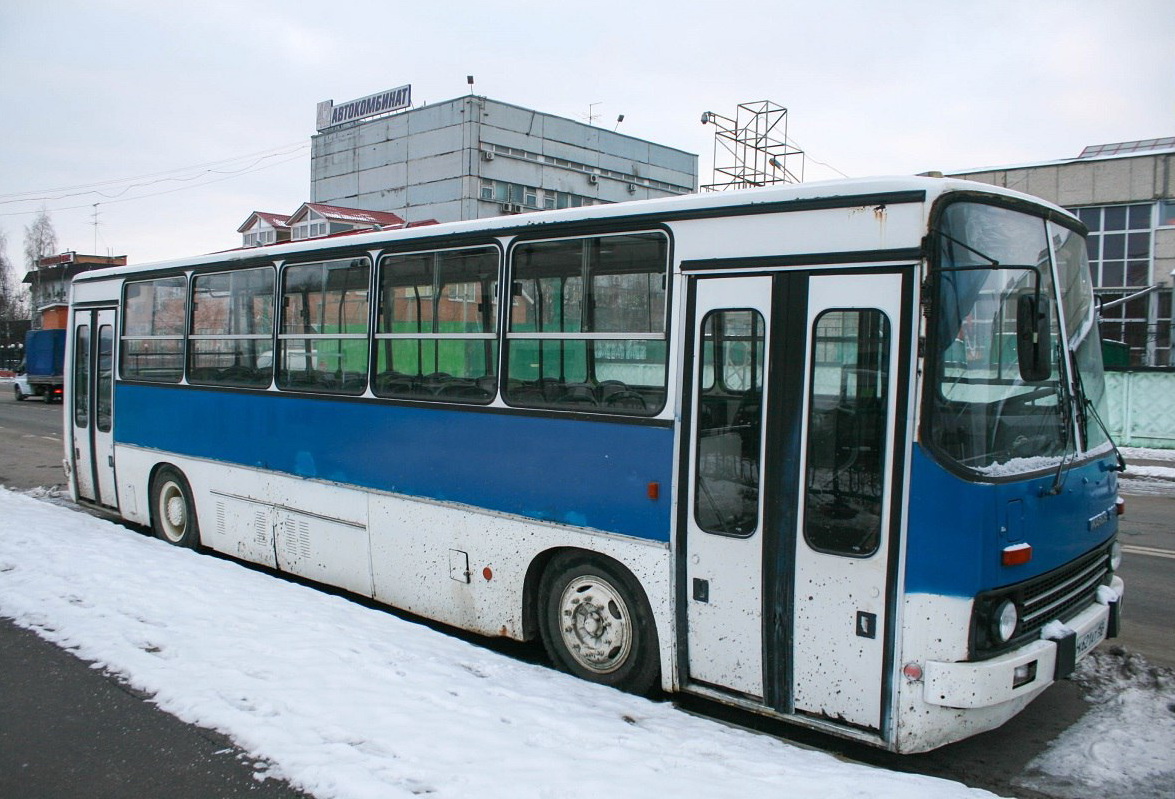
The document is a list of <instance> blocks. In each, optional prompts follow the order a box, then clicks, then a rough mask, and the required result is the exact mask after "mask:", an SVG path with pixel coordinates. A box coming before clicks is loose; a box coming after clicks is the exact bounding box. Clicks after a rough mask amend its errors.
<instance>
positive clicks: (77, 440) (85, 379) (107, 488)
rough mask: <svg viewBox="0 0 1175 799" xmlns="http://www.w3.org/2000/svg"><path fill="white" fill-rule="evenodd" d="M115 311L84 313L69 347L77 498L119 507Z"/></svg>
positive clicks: (80, 313) (76, 315) (79, 314)
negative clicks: (116, 463)
mask: <svg viewBox="0 0 1175 799" xmlns="http://www.w3.org/2000/svg"><path fill="white" fill-rule="evenodd" d="M114 335H115V312H114V309H112V308H111V309H105V308H103V309H98V310H79V311H75V313H74V317H73V329H72V331H71V336H72V340H71V342H70V364H69V367H68V368H69V369H70V395H69V397H67V399H66V401H67V402H68V403H69V408H68V410H67V413H68V415H69V419H70V440H71V442H72V444H73V446H72V448H71V449H72V455H73V458H72V461H73V463H72V468H73V473H74V475H75V480H76V481H77V488H78V497H79V498H81V499H85V500H89V501H91V502H97V503H99V504H101V505H105V506H107V507H110V508H117V507H118V493H117V491H116V489H115V479H114Z"/></svg>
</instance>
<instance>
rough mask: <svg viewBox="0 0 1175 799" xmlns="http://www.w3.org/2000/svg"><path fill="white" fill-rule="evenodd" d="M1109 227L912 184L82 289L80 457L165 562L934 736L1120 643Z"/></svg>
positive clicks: (579, 218)
mask: <svg viewBox="0 0 1175 799" xmlns="http://www.w3.org/2000/svg"><path fill="white" fill-rule="evenodd" d="M1084 235H1085V229H1084V228H1083V227H1082V225H1081V223H1080V222H1079V221H1078V220H1077V219H1075V218H1074V217H1073V216H1072V215H1070V214H1069V213H1067V212H1066V211H1064V210H1063V209H1061V208H1058V207H1056V206H1053V205H1049V204H1047V203H1044V202H1042V201H1040V200H1037V199H1034V198H1032V197H1028V196H1026V195H1022V194H1018V193H1014V192H1010V191H1005V190H1002V189H997V188H992V187H990V186H983V185H979V184H975V183H968V182H963V181H957V180H949V179H941V178H894V179H870V180H852V181H842V182H829V183H813V184H806V185H799V186H787V187H779V188H763V189H753V190H748V191H740V192H729V193H720V194H705V195H693V196H688V197H679V198H672V199H661V200H650V201H645V202H631V203H622V204H615V205H600V206H594V207H587V208H576V209H567V210H561V211H551V212H538V213H532V214H524V215H516V216H509V217H503V218H495V219H483V220H476V221H467V222H457V223H451V224H441V225H434V226H426V227H414V228H409V229H404V230H383V231H377V232H371V233H365V234H360V235H348V236H342V237H335V238H330V237H328V238H323V239H317V240H310V241H299V242H294V243H287V244H279V245H273V246H265V247H256V248H250V249H241V250H235V251H232V252H228V253H218V254H215V255H204V256H199V257H195V258H188V259H183V260H177V261H171V262H168V263H156V264H149V265H143V266H127V267H117V268H113V269H106V270H102V271H96V272H89V273H85V274H82V275H79V276H78V278H77V279H76V280H75V281H74V284H73V294H72V312H71V318H70V328H71V332H70V349H69V352H68V354H67V357H68V360H67V363H68V364H69V366H70V368H69V369H68V370H67V371H68V372H69V375H68V391H67V397H66V401H67V417H66V418H67V436H66V439H67V444H66V466H67V469H68V472H69V475H70V478H71V487H72V490H73V493H74V496H75V497H76V499H77V500H78V501H79V502H84V503H89V504H92V505H95V506H99V507H102V508H106V509H107V510H108V511H111V512H113V513H116V514H118V515H119V516H121V517H123V518H125V519H127V520H130V521H132V522H137V523H141V524H144V525H151V526H152V527H153V528H154V529H155V531H156V533H157V534H158V535H159V537H161V538H162V539H164V540H165V541H168V542H170V543H172V544H175V545H178V546H186V547H203V548H207V549H210V550H216V551H218V552H222V553H226V554H228V555H231V556H234V557H236V558H239V559H242V560H246V561H251V562H254V563H259V564H263V565H265V566H268V567H270V568H273V569H275V570H279V571H281V572H289V573H292V574H296V575H299V576H301V577H305V578H309V579H311V580H314V581H318V582H321V583H325V584H329V585H332V586H338V587H341V588H343V589H346V590H348V591H351V592H354V593H356V594H360V595H363V596H364V597H371V598H374V599H375V600H378V601H379V602H382V603H386V604H388V605H391V606H394V607H396V608H401V609H403V610H406V611H409V612H411V613H414V614H418V615H420V616H422V617H427V618H429V619H435V620H438V621H441V622H444V623H446V624H449V625H453V626H455V627H459V628H462V629H466V630H472V631H475V632H478V633H482V634H485V635H491V636H505V637H509V638H514V639H519V640H529V639H536V638H538V639H541V640H542V641H543V643H544V645H545V647H546V649H547V651H548V653H549V654H550V657H551V660H552V661H553V662H554V664H555V665H556V666H557V667H559V668H561V669H565V670H566V671H568V672H571V673H572V674H575V675H578V676H580V677H582V678H585V679H588V680H593V681H595V682H599V683H603V684H606V685H610V686H615V687H618V688H623V689H627V690H632V691H638V692H643V691H648V690H650V689H654V688H660V689H663V690H665V691H667V692H680V693H688V694H696V695H700V696H704V697H708V698H710V699H712V700H716V701H718V702H723V703H727V704H730V705H734V706H737V707H739V708H744V709H746V710H748V711H752V712H755V713H760V714H765V715H768V716H774V717H779V718H783V719H787V720H790V721H792V722H795V723H797V724H801V725H805V726H808V727H814V728H818V729H820V730H824V731H827V732H831V733H834V734H837V735H841V736H845V737H848V738H852V739H856V740H859V741H864V742H867V743H870V744H874V745H876V746H880V747H884V748H887V749H890V750H893V751H898V752H917V751H922V750H927V749H931V748H933V747H936V746H940V745H942V744H945V743H947V742H950V741H955V740H958V739H961V738H964V737H966V736H968V735H971V734H973V733H977V732H980V731H982V730H987V729H991V728H993V727H996V726H998V725H1000V724H1002V723H1003V722H1004V721H1006V720H1008V719H1009V718H1011V717H1012V716H1013V715H1015V714H1016V713H1017V712H1018V711H1019V710H1021V709H1022V708H1023V707H1024V706H1025V705H1027V704H1028V703H1029V702H1030V701H1032V699H1033V698H1035V697H1036V696H1038V695H1040V693H1041V692H1042V691H1043V690H1044V689H1045V688H1047V687H1048V686H1049V685H1051V684H1052V683H1053V682H1054V681H1055V680H1057V679H1060V678H1063V677H1065V676H1066V675H1068V674H1069V673H1070V672H1071V671H1072V670H1073V668H1074V665H1075V663H1076V662H1077V661H1079V660H1081V659H1082V658H1083V657H1085V656H1086V655H1087V654H1088V653H1089V651H1090V650H1091V649H1093V648H1094V647H1095V646H1096V645H1097V644H1098V643H1099V642H1100V641H1102V640H1103V639H1104V638H1106V637H1108V636H1113V635H1115V634H1116V631H1117V627H1118V618H1119V613H1118V608H1119V600H1120V597H1121V596H1122V589H1123V585H1122V581H1121V580H1120V579H1119V578H1118V577H1117V576H1116V574H1115V572H1116V570H1117V567H1118V562H1119V550H1118V545H1117V543H1116V540H1115V539H1116V534H1117V529H1118V519H1117V507H1118V506H1117V476H1118V471H1119V470H1120V469H1121V468H1122V464H1121V459H1120V458H1119V456H1118V454H1117V451H1116V449H1115V448H1114V446H1113V444H1112V442H1110V441H1109V440H1108V436H1107V435H1106V433H1105V430H1104V428H1103V426H1102V425H1101V422H1100V418H1099V417H1100V415H1101V414H1103V413H1104V410H1103V402H1104V381H1103V373H1102V363H1101V351H1100V347H1099V336H1098V330H1097V322H1096V314H1095V308H1094V302H1093V293H1092V289H1091V285H1090V279H1089V267H1088V264H1087V261H1086V249H1085V239H1084ZM226 621H227V620H226Z"/></svg>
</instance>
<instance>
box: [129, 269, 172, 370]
mask: <svg viewBox="0 0 1175 799" xmlns="http://www.w3.org/2000/svg"><path fill="white" fill-rule="evenodd" d="M187 304H188V280H187V278H186V277H184V276H183V275H176V276H175V277H161V278H156V279H155V280H142V281H131V282H128V283H127V284H126V286H125V287H124V289H123V308H124V309H125V312H124V313H123V317H122V348H121V357H122V364H121V373H122V376H123V378H125V379H127V380H150V381H153V382H158V383H178V382H179V381H180V380H181V379H182V378H183V376H184V328H185V326H186V321H185V320H186V315H187Z"/></svg>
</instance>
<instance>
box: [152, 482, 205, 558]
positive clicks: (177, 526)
mask: <svg viewBox="0 0 1175 799" xmlns="http://www.w3.org/2000/svg"><path fill="white" fill-rule="evenodd" d="M151 529H152V530H154V531H155V535H156V536H158V537H159V538H162V539H163V540H164V541H166V542H167V543H169V544H174V545H175V546H177V547H187V548H189V549H195V548H196V547H198V546H199V545H200V524H199V522H198V521H197V519H196V505H195V503H194V502H192V489H191V488H189V487H188V481H187V480H185V479H184V476H183V475H182V474H180V472H179V471H178V470H177V469H174V468H172V467H171V466H164V467H163V468H162V469H160V470H159V471H158V472H156V474H155V478H154V479H153V480H152V481H151Z"/></svg>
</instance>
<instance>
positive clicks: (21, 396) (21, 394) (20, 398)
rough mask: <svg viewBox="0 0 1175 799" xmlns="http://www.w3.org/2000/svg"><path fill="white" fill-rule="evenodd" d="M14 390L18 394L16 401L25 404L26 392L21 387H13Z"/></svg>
mask: <svg viewBox="0 0 1175 799" xmlns="http://www.w3.org/2000/svg"><path fill="white" fill-rule="evenodd" d="M12 390H13V392H14V393H15V394H16V401H17V402H24V392H23V391H21V390H20V386H13V387H12Z"/></svg>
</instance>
